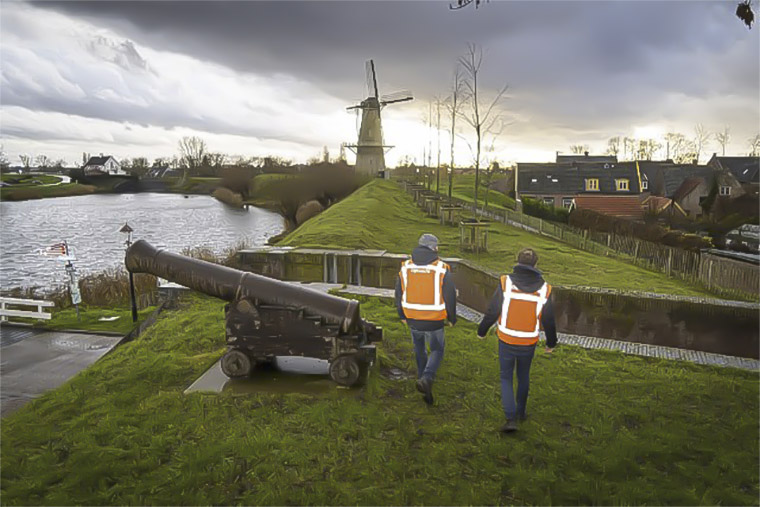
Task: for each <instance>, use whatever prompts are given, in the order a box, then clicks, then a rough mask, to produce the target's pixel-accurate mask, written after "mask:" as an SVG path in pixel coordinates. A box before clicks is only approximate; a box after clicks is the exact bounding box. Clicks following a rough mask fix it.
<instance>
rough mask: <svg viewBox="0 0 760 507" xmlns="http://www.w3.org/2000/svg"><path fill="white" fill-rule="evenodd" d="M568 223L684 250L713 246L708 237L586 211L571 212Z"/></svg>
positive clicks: (581, 227)
mask: <svg viewBox="0 0 760 507" xmlns="http://www.w3.org/2000/svg"><path fill="white" fill-rule="evenodd" d="M568 223H569V224H570V225H571V226H573V227H577V228H578V229H587V230H589V231H593V232H606V233H612V234H616V235H619V236H630V237H634V238H638V239H643V240H645V241H651V242H653V243H660V244H663V245H667V246H673V247H678V248H683V249H686V250H699V249H701V248H711V247H712V246H713V245H712V241H711V240H710V238H709V237H703V236H699V235H697V234H688V233H684V232H682V231H674V230H669V229H666V228H665V227H663V226H661V225H659V224H657V223H647V222H636V221H633V220H625V219H622V218H617V217H613V216H610V215H604V214H602V213H597V212H596V211H592V210H588V209H576V210H573V212H572V213H570V214H569V220H568Z"/></svg>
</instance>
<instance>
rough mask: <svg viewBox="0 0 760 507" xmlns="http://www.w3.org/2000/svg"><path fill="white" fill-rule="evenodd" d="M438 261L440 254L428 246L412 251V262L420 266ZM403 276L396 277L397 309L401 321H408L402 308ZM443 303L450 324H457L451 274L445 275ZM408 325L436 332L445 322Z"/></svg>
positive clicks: (417, 322)
mask: <svg viewBox="0 0 760 507" xmlns="http://www.w3.org/2000/svg"><path fill="white" fill-rule="evenodd" d="M437 260H438V253H436V252H434V251H432V250H431V249H429V248H428V247H426V246H418V247H417V248H415V249H414V250H413V251H412V262H414V263H415V264H416V265H418V266H426V265H428V264H432V263H434V262H435V261H437ZM401 295H402V291H401V275H400V274H399V276H397V277H396V309H397V310H398V316H399V317H400V318H401V319H406V316H405V315H404V309H403V308H401ZM443 302H444V303H445V304H446V315H447V317H446V318H447V319H448V320H449V322H451V323H452V324H456V323H457V289H456V286H455V285H454V279H453V278H452V275H451V273H446V274H445V275H443ZM406 322H407V324H409V327H410V328H412V329H416V330H417V331H435V330H436V329H441V328H443V325H444V324H445V322H444V321H443V320H417V319H406Z"/></svg>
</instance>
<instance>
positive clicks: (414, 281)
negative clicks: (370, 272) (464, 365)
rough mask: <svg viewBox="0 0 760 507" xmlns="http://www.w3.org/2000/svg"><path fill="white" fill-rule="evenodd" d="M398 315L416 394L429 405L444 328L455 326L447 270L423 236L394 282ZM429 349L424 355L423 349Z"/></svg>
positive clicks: (454, 296) (435, 240) (454, 303)
mask: <svg viewBox="0 0 760 507" xmlns="http://www.w3.org/2000/svg"><path fill="white" fill-rule="evenodd" d="M396 308H397V309H398V315H399V317H400V318H401V320H402V321H404V322H405V323H406V324H407V325H408V326H409V329H410V330H411V333H412V341H413V342H414V352H415V356H416V359H417V384H416V385H417V390H418V391H420V392H421V393H423V394H424V400H425V403H427V404H428V405H431V404H432V403H433V381H434V380H435V374H436V372H437V371H438V368H439V367H440V365H441V361H442V360H443V350H444V324H445V322H446V320H448V321H449V325H452V326H453V325H454V324H456V322H457V294H456V287H455V286H454V280H453V279H452V275H451V273H450V272H449V266H448V265H447V264H445V263H444V262H443V261H441V260H440V259H439V258H438V238H436V237H435V236H433V235H432V234H423V235H422V236H421V237H420V240H419V245H418V246H417V247H416V248H415V249H414V250H413V251H412V259H411V260H410V261H406V262H404V263H403V264H402V266H401V271H400V272H399V276H398V278H397V279H396ZM428 347H429V348H430V354H428V351H427V348H428Z"/></svg>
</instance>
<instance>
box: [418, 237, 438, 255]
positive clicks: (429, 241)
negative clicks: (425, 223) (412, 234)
mask: <svg viewBox="0 0 760 507" xmlns="http://www.w3.org/2000/svg"><path fill="white" fill-rule="evenodd" d="M419 245H420V246H426V247H428V248H429V249H431V250H433V251H436V250H438V238H436V237H435V236H433V235H432V234H423V235H422V236H420V241H419Z"/></svg>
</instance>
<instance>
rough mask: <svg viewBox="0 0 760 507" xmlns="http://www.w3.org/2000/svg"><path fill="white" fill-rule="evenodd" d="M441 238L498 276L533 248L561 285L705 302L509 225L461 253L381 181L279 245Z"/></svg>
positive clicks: (685, 287)
mask: <svg viewBox="0 0 760 507" xmlns="http://www.w3.org/2000/svg"><path fill="white" fill-rule="evenodd" d="M425 232H429V233H432V234H435V235H436V236H438V239H439V247H440V252H441V255H443V256H444V257H461V258H466V259H471V260H473V261H475V262H477V263H479V264H481V265H483V266H487V267H489V268H491V269H493V270H496V271H504V270H508V271H511V267H512V266H513V265H514V259H515V257H516V256H517V252H518V251H520V249H522V248H525V247H532V248H534V249H535V250H536V251H537V252H538V257H539V261H538V267H539V268H540V269H541V270H542V271H543V272H544V274H545V276H546V278H547V280H549V282H550V283H553V284H556V285H568V286H569V285H576V286H592V287H603V288H609V289H618V290H635V291H647V292H658V293H666V294H682V295H690V296H699V295H702V296H703V295H706V294H708V293H707V292H706V291H705V289H702V288H700V287H695V286H692V285H689V284H687V283H686V282H684V281H681V280H678V279H675V278H668V277H667V276H666V275H664V274H662V273H656V272H653V271H648V270H646V269H643V268H640V267H637V266H633V265H631V264H629V263H627V262H625V261H624V260H620V259H616V258H613V257H602V256H599V255H595V254H592V253H588V252H584V251H582V250H578V249H576V248H573V247H571V246H569V245H567V244H565V243H562V242H560V241H557V240H554V239H550V238H547V237H542V236H538V235H536V234H532V233H529V232H526V231H523V230H522V229H517V228H515V227H511V226H508V225H504V224H499V223H495V224H492V226H491V229H490V233H489V237H488V246H489V251H488V253H485V254H472V253H468V252H463V251H461V250H460V249H459V230H458V228H455V227H451V226H443V225H440V224H439V223H438V221H437V220H436V219H432V218H427V217H425V215H424V214H423V213H422V211H421V210H419V209H418V208H417V206H415V204H414V201H413V200H412V198H411V197H410V196H409V195H408V194H406V193H405V192H404V191H403V190H402V189H401V188H400V187H399V186H398V185H397V184H396V183H394V182H391V181H383V180H375V181H372V182H370V183H369V184H367V185H365V186H363V187H362V188H360V189H359V190H357V191H356V192H354V193H353V194H352V195H351V196H349V197H347V198H346V199H344V200H343V201H341V202H339V203H337V204H335V205H333V206H331V207H330V208H329V209H328V210H326V211H325V212H323V213H321V214H320V215H318V216H316V217H315V218H312V219H311V220H309V221H308V222H306V223H305V224H303V225H302V226H301V227H299V228H298V229H296V230H295V231H293V232H292V233H291V234H289V235H288V236H286V237H285V238H283V240H282V241H280V242H279V243H278V245H281V246H304V247H314V248H368V249H381V250H389V251H392V252H396V253H406V252H411V250H412V249H413V248H414V247H415V246H416V245H417V240H418V239H419V237H420V235H421V234H422V233H425Z"/></svg>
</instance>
